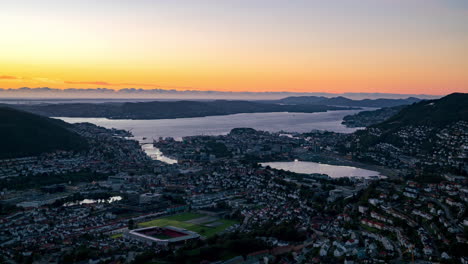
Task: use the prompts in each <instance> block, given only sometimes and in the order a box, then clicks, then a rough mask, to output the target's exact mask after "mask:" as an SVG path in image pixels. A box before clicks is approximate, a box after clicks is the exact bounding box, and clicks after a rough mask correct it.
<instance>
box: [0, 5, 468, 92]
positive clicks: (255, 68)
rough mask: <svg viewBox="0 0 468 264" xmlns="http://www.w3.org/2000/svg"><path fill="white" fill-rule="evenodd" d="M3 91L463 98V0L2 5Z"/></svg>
mask: <svg viewBox="0 0 468 264" xmlns="http://www.w3.org/2000/svg"><path fill="white" fill-rule="evenodd" d="M0 32H1V33H0V34H1V37H0V87H3V88H18V87H23V86H28V87H44V86H47V87H54V88H69V87H75V88H94V87H107V88H114V89H120V88H125V87H140V88H147V89H151V88H164V89H178V90H187V89H193V90H219V91H256V92H258V91H293V92H332V93H342V92H383V93H407V94H418V93H424V94H447V93H451V92H455V91H458V92H468V1H466V0H326V1H325V0H230V1H228V0H212V1H208V0H99V1H98V0H70V1H64V0H41V1H37V0H14V1H13V0H12V1H10V0H2V1H0Z"/></svg>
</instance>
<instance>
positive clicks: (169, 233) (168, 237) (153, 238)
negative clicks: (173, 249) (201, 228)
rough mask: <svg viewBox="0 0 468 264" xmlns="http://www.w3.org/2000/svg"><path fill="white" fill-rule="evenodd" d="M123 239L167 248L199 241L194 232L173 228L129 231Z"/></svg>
mask: <svg viewBox="0 0 468 264" xmlns="http://www.w3.org/2000/svg"><path fill="white" fill-rule="evenodd" d="M124 237H125V238H128V239H131V240H137V241H140V242H143V243H146V244H149V245H158V246H168V245H173V244H181V243H185V242H186V241H188V240H193V239H199V238H200V235H199V234H197V233H195V232H192V231H189V230H186V229H182V228H177V227H173V226H165V227H158V226H153V227H145V228H139V229H135V230H131V231H129V232H127V233H125V234H124Z"/></svg>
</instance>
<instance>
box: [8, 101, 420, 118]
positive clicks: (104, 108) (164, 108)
mask: <svg viewBox="0 0 468 264" xmlns="http://www.w3.org/2000/svg"><path fill="white" fill-rule="evenodd" d="M311 98H312V97H310V96H305V97H288V98H284V99H281V100H276V101H230V100H214V101H151V102H120V103H118V102H113V103H60V104H35V105H29V104H19V105H10V106H11V107H15V108H18V109H21V110H24V111H28V112H32V113H36V114H39V115H45V116H50V117H104V118H110V119H170V118H187V117H204V116H217V115H230V114H240V113H267V112H291V113H316V112H326V111H335V110H350V109H359V107H375V106H379V107H382V106H386V105H406V104H410V103H412V102H415V101H419V99H416V98H408V99H374V100H370V99H367V100H351V99H347V98H344V97H334V98H326V99H323V98H322V97H313V98H315V99H314V100H312V99H311Z"/></svg>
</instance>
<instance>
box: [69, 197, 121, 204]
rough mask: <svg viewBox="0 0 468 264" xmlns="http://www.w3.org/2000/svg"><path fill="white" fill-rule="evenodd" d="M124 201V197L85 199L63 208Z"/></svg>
mask: <svg viewBox="0 0 468 264" xmlns="http://www.w3.org/2000/svg"><path fill="white" fill-rule="evenodd" d="M120 200H122V196H112V197H110V198H109V199H84V200H81V201H77V202H69V203H65V204H64V205H63V206H73V205H81V204H93V203H113V202H117V201H120Z"/></svg>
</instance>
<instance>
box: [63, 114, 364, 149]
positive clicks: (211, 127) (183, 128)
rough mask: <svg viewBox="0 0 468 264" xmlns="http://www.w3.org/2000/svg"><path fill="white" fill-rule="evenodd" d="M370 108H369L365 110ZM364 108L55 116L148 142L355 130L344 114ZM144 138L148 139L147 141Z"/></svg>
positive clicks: (347, 131)
mask: <svg viewBox="0 0 468 264" xmlns="http://www.w3.org/2000/svg"><path fill="white" fill-rule="evenodd" d="M365 110H369V109H365ZM360 111H363V110H340V111H328V112H320V113H284V112H282V113H248V114H235V115H225V116H208V117H194V118H175V119H153V120H127V119H107V118H79V117H56V118H58V119H61V120H63V121H65V122H68V123H80V122H89V123H93V124H96V125H98V126H103V127H106V128H117V129H125V130H130V131H131V132H132V134H133V135H134V136H135V139H137V140H140V141H141V140H142V139H143V138H147V139H148V140H147V141H152V139H153V138H154V139H158V138H159V137H163V138H164V137H173V138H175V139H178V140H180V139H181V138H182V137H185V136H196V135H225V134H228V133H229V131H231V129H233V128H236V127H250V128H254V129H257V130H264V131H269V132H278V131H286V132H310V131H311V130H328V131H334V132H341V133H352V132H354V131H356V130H357V129H358V128H348V127H346V126H344V125H342V124H341V121H343V117H344V116H346V115H351V114H355V113H358V112H360ZM147 141H145V142H147Z"/></svg>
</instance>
